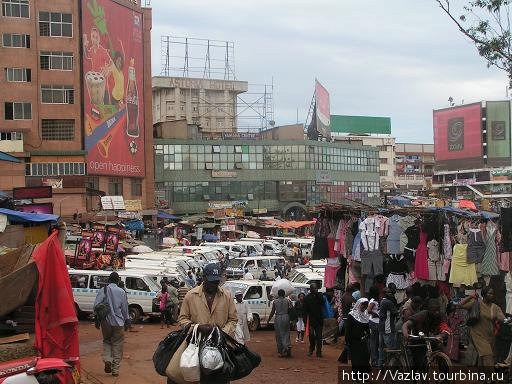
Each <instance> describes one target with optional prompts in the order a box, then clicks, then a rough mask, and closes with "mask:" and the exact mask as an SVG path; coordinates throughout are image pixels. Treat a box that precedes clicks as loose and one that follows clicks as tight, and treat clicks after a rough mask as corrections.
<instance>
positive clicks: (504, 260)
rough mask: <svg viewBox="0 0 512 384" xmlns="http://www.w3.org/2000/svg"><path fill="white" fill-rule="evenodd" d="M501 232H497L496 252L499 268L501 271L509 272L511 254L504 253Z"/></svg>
mask: <svg viewBox="0 0 512 384" xmlns="http://www.w3.org/2000/svg"><path fill="white" fill-rule="evenodd" d="M501 239H502V236H501V231H500V230H499V229H498V231H497V232H496V252H498V268H499V270H500V271H504V272H508V271H509V270H510V252H503V246H502V242H501Z"/></svg>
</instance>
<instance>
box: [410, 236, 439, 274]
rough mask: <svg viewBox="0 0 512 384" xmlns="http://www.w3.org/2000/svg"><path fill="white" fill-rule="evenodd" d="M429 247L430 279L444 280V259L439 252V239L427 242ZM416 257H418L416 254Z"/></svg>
mask: <svg viewBox="0 0 512 384" xmlns="http://www.w3.org/2000/svg"><path fill="white" fill-rule="evenodd" d="M427 248H428V280H431V281H443V280H444V272H443V260H442V257H441V254H440V253H439V243H438V241H437V240H430V241H429V242H428V243H427ZM416 257H418V256H417V255H416Z"/></svg>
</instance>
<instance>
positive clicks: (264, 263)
mask: <svg viewBox="0 0 512 384" xmlns="http://www.w3.org/2000/svg"><path fill="white" fill-rule="evenodd" d="M258 268H263V269H266V270H269V269H270V264H269V262H268V260H258Z"/></svg>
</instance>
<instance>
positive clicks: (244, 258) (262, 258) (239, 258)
mask: <svg viewBox="0 0 512 384" xmlns="http://www.w3.org/2000/svg"><path fill="white" fill-rule="evenodd" d="M270 259H283V260H284V257H282V256H246V257H237V258H235V260H270Z"/></svg>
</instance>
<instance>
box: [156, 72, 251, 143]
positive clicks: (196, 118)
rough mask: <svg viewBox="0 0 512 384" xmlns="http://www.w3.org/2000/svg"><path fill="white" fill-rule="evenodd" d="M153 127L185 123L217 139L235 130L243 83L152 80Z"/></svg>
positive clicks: (246, 85) (174, 79)
mask: <svg viewBox="0 0 512 384" xmlns="http://www.w3.org/2000/svg"><path fill="white" fill-rule="evenodd" d="M152 84H153V124H158V123H164V122H169V121H177V120H186V121H187V124H189V125H196V126H199V127H200V128H201V131H202V132H203V133H204V134H211V135H212V136H213V137H220V135H221V134H222V133H224V132H235V131H236V128H237V118H236V116H237V107H236V105H237V96H238V94H240V93H243V92H247V88H248V83H247V82H245V81H234V80H217V79H195V78H185V77H164V76H156V77H153V83H152Z"/></svg>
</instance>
